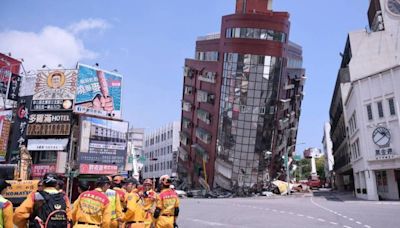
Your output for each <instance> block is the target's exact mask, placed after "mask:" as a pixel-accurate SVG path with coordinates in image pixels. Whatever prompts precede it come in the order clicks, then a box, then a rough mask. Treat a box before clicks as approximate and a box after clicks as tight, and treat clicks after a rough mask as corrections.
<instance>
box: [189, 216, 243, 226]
mask: <svg viewBox="0 0 400 228" xmlns="http://www.w3.org/2000/svg"><path fill="white" fill-rule="evenodd" d="M184 220H188V221H192V222H197V223H202V224H205V225H207V226H226V227H238V226H235V225H231V224H225V223H219V222H210V221H205V220H200V219H190V218H184Z"/></svg>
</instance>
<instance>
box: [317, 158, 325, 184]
mask: <svg viewBox="0 0 400 228" xmlns="http://www.w3.org/2000/svg"><path fill="white" fill-rule="evenodd" d="M315 164H316V166H317V174H318V176H319V178H320V179H325V157H324V156H322V157H320V158H316V159H315Z"/></svg>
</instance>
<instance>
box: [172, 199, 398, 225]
mask: <svg viewBox="0 0 400 228" xmlns="http://www.w3.org/2000/svg"><path fill="white" fill-rule="evenodd" d="M399 215H400V202H399V201H387V202H385V201H384V202H382V201H380V202H376V201H357V200H352V199H341V198H340V197H339V196H337V195H335V194H332V193H330V192H315V193H314V194H303V195H294V196H289V197H288V196H277V197H273V198H266V197H255V198H229V199H191V198H188V199H182V200H181V215H180V218H179V220H178V224H179V227H183V228H186V227H190V228H197V227H198V228H203V227H231V228H235V227H260V228H261V227H268V228H273V227H279V228H290V227H307V228H312V227H343V228H359V227H363V228H370V227H374V228H383V227H385V228H396V227H399V224H400V216H399Z"/></svg>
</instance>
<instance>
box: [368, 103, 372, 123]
mask: <svg viewBox="0 0 400 228" xmlns="http://www.w3.org/2000/svg"><path fill="white" fill-rule="evenodd" d="M367 113H368V120H372V119H373V116H372V107H371V105H370V104H369V105H367Z"/></svg>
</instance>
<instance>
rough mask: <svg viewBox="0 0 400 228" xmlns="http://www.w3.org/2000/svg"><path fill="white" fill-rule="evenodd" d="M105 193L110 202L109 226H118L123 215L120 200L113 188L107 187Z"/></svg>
mask: <svg viewBox="0 0 400 228" xmlns="http://www.w3.org/2000/svg"><path fill="white" fill-rule="evenodd" d="M106 195H107V197H108V199H109V200H110V204H111V225H110V228H118V227H119V222H121V221H122V220H121V219H122V217H123V212H122V206H121V200H120V198H119V195H118V193H117V192H116V191H115V190H113V189H107V191H106Z"/></svg>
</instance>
